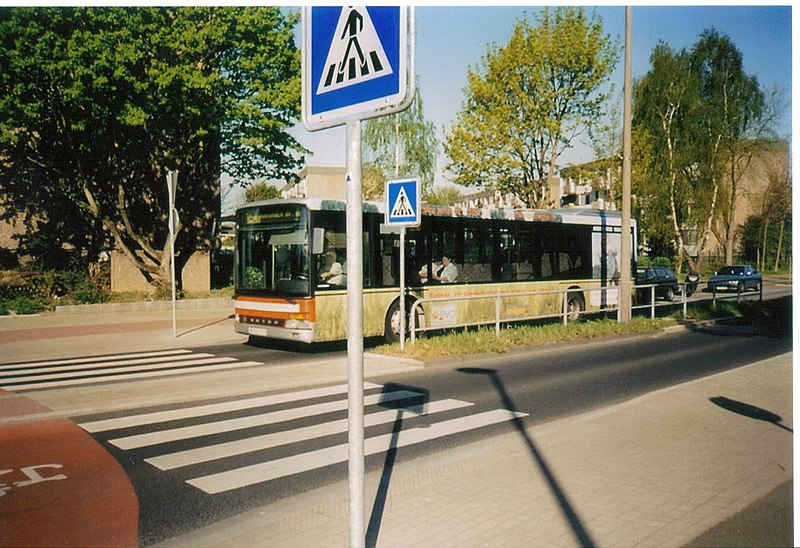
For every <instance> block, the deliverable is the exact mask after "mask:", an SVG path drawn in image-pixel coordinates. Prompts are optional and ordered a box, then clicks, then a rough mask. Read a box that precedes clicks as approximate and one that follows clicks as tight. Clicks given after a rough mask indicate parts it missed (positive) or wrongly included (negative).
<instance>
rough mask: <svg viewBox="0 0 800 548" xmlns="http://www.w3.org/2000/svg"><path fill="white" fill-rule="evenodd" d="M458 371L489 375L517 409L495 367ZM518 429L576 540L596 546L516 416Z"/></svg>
mask: <svg viewBox="0 0 800 548" xmlns="http://www.w3.org/2000/svg"><path fill="white" fill-rule="evenodd" d="M457 371H460V372H462V373H469V374H480V375H486V376H488V377H489V378H490V379H491V381H492V384H494V387H495V389H496V390H497V393H498V394H499V395H500V399H501V400H502V402H503V406H504V407H505V409H507V410H508V411H512V412H513V411H515V410H516V406H515V405H514V402H513V401H512V399H511V396H509V394H508V392H506V389H505V387H504V386H503V382H502V381H501V380H500V376H499V375H498V374H497V371H496V370H494V369H484V368H481V367H461V368H459V369H458V370H457ZM511 420H512V422H513V424H514V426H515V427H516V429H517V430H518V431H519V433H520V435H521V436H522V439H523V440H524V441H525V444H526V445H527V446H528V450H529V451H530V453H531V455H532V456H533V459H534V460H535V461H536V464H537V465H538V466H539V468H540V469H541V471H542V474H543V475H544V477H545V479H546V480H547V484H548V486H549V487H550V490H551V491H552V493H553V496H554V497H555V498H556V501H558V504H559V506H560V507H561V511H562V512H563V513H564V516H565V517H566V518H567V521H568V522H569V524H570V526H571V527H572V531H573V533H574V534H575V540H577V542H578V544H580V545H581V546H596V544H595V542H594V540H592V537H591V535H589V532H588V531H587V530H586V528H585V527H584V526H583V523H581V519H580V517H578V514H577V512H576V511H575V509H574V508H573V507H572V504H571V503H570V501H569V499H568V498H567V495H566V493H564V490H563V489H562V488H561V485H560V484H559V483H558V479H557V478H556V477H555V474H553V471H552V470H551V469H550V466H549V465H548V464H547V461H546V460H545V458H544V456H543V455H542V454H541V453H540V452H539V449H538V448H537V447H536V444H535V443H534V442H533V440H532V439H531V438H530V436H529V435H528V433H527V432H526V431H525V425H524V424H523V423H522V419H521V418H519V417H516V416H515V417H514V418H512V419H511Z"/></svg>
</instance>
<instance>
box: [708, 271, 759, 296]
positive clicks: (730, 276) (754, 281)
mask: <svg viewBox="0 0 800 548" xmlns="http://www.w3.org/2000/svg"><path fill="white" fill-rule="evenodd" d="M748 289H753V290H755V291H759V290H760V289H761V273H760V272H758V271H757V270H756V269H755V268H753V267H752V266H750V265H733V266H723V267H722V268H720V269H719V272H717V273H716V274H714V275H713V276H711V277H710V278H709V279H708V290H709V291H715V290H716V291H725V290H731V291H737V292H739V293H742V292H744V291H747V290H748Z"/></svg>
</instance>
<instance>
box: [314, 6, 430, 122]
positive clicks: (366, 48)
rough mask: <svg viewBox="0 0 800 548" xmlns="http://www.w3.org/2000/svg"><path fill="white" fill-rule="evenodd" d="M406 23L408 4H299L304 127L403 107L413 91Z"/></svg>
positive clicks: (409, 14)
mask: <svg viewBox="0 0 800 548" xmlns="http://www.w3.org/2000/svg"><path fill="white" fill-rule="evenodd" d="M411 27H413V8H411V7H399V6H377V7H373V6H370V7H365V6H344V7H342V6H319V7H317V6H307V7H305V8H304V10H303V56H302V58H303V67H302V68H303V71H302V73H303V74H302V76H303V78H302V80H303V94H302V97H303V101H302V103H303V104H302V107H303V124H304V125H305V127H306V129H308V130H310V131H314V130H317V129H323V128H327V127H332V126H336V125H341V124H343V123H345V122H346V121H347V120H351V119H356V120H364V119H367V118H372V117H375V116H381V115H384V114H391V113H393V112H399V111H401V110H403V109H405V108H406V107H407V106H408V105H409V104H410V102H411V99H413V95H414V78H413V76H411V75H413V70H414V67H413V64H414V63H413V41H414V40H413V29H412V28H411ZM409 35H411V39H410V40H409Z"/></svg>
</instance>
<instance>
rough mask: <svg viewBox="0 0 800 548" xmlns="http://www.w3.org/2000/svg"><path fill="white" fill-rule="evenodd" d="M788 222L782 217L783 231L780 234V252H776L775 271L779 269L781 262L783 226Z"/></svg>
mask: <svg viewBox="0 0 800 548" xmlns="http://www.w3.org/2000/svg"><path fill="white" fill-rule="evenodd" d="M785 224H786V220H785V219H781V231H780V233H779V235H778V252H777V253H776V254H775V269H774V270H775V272H777V271H778V266H779V265H780V262H781V246H782V245H783V227H784V225H785Z"/></svg>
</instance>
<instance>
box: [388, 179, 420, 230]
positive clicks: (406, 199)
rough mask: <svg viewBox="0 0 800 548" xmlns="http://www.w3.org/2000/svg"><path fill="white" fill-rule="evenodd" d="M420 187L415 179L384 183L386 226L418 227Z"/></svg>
mask: <svg viewBox="0 0 800 548" xmlns="http://www.w3.org/2000/svg"><path fill="white" fill-rule="evenodd" d="M420 218H421V217H420V187H419V180H417V179H400V180H396V181H389V182H387V183H386V224H387V225H389V226H419V223H420Z"/></svg>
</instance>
